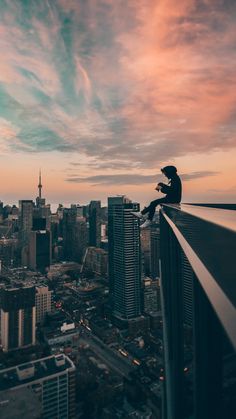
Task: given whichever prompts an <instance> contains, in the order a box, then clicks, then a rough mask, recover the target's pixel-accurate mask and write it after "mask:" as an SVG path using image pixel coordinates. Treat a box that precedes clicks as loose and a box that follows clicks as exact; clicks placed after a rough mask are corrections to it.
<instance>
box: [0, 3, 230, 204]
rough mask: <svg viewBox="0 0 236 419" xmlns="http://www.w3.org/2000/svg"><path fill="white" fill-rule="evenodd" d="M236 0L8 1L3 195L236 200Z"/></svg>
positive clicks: (13, 198) (0, 8)
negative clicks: (169, 183) (164, 194)
mask: <svg viewBox="0 0 236 419" xmlns="http://www.w3.org/2000/svg"><path fill="white" fill-rule="evenodd" d="M235 25H236V2H235V1H234V0H181V1H180V2H177V1H176V0H148V1H147V0H129V1H127V0H113V1H112V0H0V56H1V60H0V171H1V173H0V174H1V192H0V199H1V200H2V201H3V202H4V203H14V202H17V201H18V200H19V199H32V198H35V196H36V195H37V183H38V172H39V169H40V168H41V170H42V180H43V195H44V196H45V197H46V199H47V202H52V203H58V202H66V203H67V202H71V203H81V204H85V203H87V202H89V201H90V200H93V199H101V200H102V202H103V203H104V204H105V203H106V198H107V196H113V195H116V194H126V195H128V196H129V197H130V198H131V199H133V200H135V201H138V202H141V203H142V204H144V203H147V202H149V200H150V199H155V198H158V197H159V195H158V193H157V192H156V191H155V190H154V189H155V185H156V183H157V181H160V180H161V181H163V176H162V175H161V173H160V168H161V167H163V166H165V165H167V164H173V165H175V166H176V167H177V168H178V172H179V174H180V175H181V177H182V179H183V191H184V193H183V201H184V202H229V203H230V202H235V201H236V199H235V197H236V176H235V168H236V165H235V161H236V30H235Z"/></svg>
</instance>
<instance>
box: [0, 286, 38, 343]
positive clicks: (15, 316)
mask: <svg viewBox="0 0 236 419" xmlns="http://www.w3.org/2000/svg"><path fill="white" fill-rule="evenodd" d="M0 307H1V342H2V347H3V350H4V351H9V350H11V349H17V348H21V347H24V346H30V345H34V344H35V324H36V308H35V287H32V286H28V287H27V286H23V285H22V287H20V288H5V289H1V290H0Z"/></svg>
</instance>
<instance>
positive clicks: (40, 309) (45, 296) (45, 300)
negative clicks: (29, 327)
mask: <svg viewBox="0 0 236 419" xmlns="http://www.w3.org/2000/svg"><path fill="white" fill-rule="evenodd" d="M35 306H36V323H37V324H43V322H44V320H45V317H46V314H47V313H50V312H51V310H52V291H49V289H48V286H46V285H39V286H37V287H36V294H35Z"/></svg>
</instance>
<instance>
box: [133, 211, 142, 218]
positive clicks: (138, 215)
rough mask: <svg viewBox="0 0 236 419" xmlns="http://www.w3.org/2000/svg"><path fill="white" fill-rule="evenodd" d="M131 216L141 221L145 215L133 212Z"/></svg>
mask: <svg viewBox="0 0 236 419" xmlns="http://www.w3.org/2000/svg"><path fill="white" fill-rule="evenodd" d="M131 214H132V215H134V216H135V217H137V218H140V219H141V218H143V214H142V213H141V211H134V212H131Z"/></svg>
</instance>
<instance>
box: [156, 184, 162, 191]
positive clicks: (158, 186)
mask: <svg viewBox="0 0 236 419" xmlns="http://www.w3.org/2000/svg"><path fill="white" fill-rule="evenodd" d="M155 190H156V191H158V192H159V191H160V190H161V185H160V184H159V183H158V184H157V186H156V187H155Z"/></svg>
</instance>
